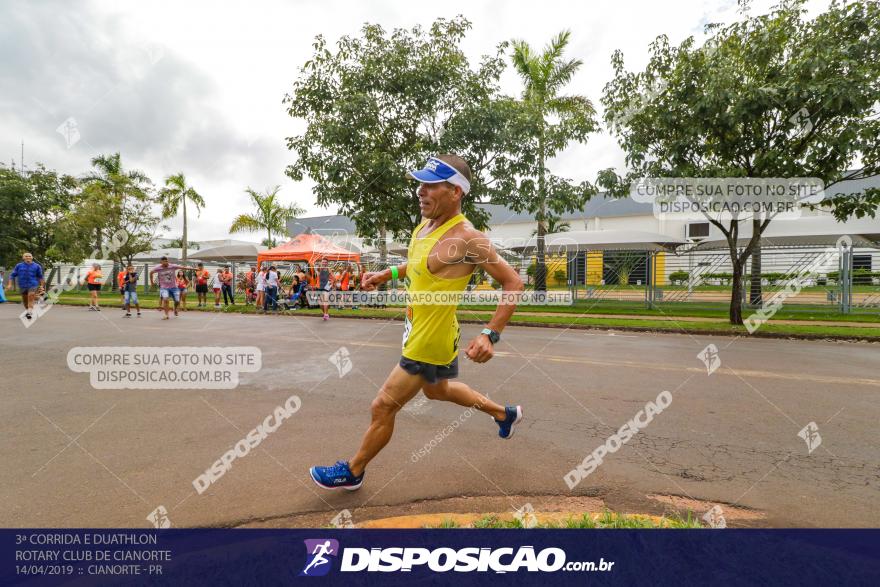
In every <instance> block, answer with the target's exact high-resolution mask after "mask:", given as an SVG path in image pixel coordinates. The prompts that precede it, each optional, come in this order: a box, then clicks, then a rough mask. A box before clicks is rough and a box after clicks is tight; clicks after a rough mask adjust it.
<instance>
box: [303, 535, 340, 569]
mask: <svg viewBox="0 0 880 587" xmlns="http://www.w3.org/2000/svg"><path fill="white" fill-rule="evenodd" d="M312 554H314V555H316V556H315V558H313V559H312V562H310V563H309V564H308V565H306V568H304V569H303V575H308V574H309V569H313V568H315V567H318V566H321V565H326V564H327V563H329V562H330V560H329V559H327V558H326V557H325V556H324V555H326V554H333V549H332V548H330V541H329V540H327V541H326V542H322V543H321V544H316V545H315V549H314V550H312Z"/></svg>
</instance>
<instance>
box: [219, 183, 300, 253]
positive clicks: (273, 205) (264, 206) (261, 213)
mask: <svg viewBox="0 0 880 587" xmlns="http://www.w3.org/2000/svg"><path fill="white" fill-rule="evenodd" d="M279 191H281V186H279V185H276V186H275V187H274V188H269V189H267V190H266V193H264V194H261V193H259V192H257V191H256V190H253V189H251V188H247V189H245V192H247V194H248V195H249V196H250V198H251V203H253V205H254V209H255V212H254V213H253V214H239V215H238V216H236V217H235V220H233V221H232V226H230V227H229V232H259V231H261V230H265V231H266V235H267V236H266V240H265V241H263V242H264V243H269V244H268V246H271V247H274V246H275V244H276V241H275V240H274V239H273V238H272V233H275V234H276V235H278V234H287V221H288V220H292V219H293V218H296V217H297V216H299V215H300V214H304V213H305V210H303V209H302V208H298V207H297V206H296V205H295V204H288V205H284V204H282V203H281V202H279V201H278V192H279Z"/></svg>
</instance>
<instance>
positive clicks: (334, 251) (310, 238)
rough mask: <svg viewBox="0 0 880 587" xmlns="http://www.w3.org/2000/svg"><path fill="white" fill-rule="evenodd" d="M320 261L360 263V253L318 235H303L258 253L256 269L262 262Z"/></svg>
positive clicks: (311, 263)
mask: <svg viewBox="0 0 880 587" xmlns="http://www.w3.org/2000/svg"><path fill="white" fill-rule="evenodd" d="M320 259H327V260H328V261H350V262H353V263H360V260H361V256H360V253H353V252H351V251H349V250H348V249H345V248H343V247H340V246H339V245H336V244H334V243H333V242H331V241H330V240H328V239H327V238H325V237H323V236H321V235H320V234H308V233H303V234H300V235H298V236H296V237H295V238H293V239H291V240H289V241H287V242H286V243H284V244H283V245H278V246H277V247H275V248H274V249H269V250H267V251H262V252H260V253H258V254H257V267H261V266H262V264H263V262H264V261H265V262H270V263H271V262H273V261H305V262H307V263H308V264H309V265H314V264H315V262H316V261H318V260H320Z"/></svg>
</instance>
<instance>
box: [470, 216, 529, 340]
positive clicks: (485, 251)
mask: <svg viewBox="0 0 880 587" xmlns="http://www.w3.org/2000/svg"><path fill="white" fill-rule="evenodd" d="M473 233H474V236H473V237H472V238H469V239H468V243H467V254H466V258H467V260H468V261H469V262H470V263H474V264H475V265H477V266H478V267H479V268H481V269H483V270H484V271H485V272H486V273H488V274H489V275H490V276H491V277H492V278H493V279H494V280H495V281H497V282H498V283H500V284H501V290H502V298H503V302H502V303H501V304H499V305H498V307H497V308H496V309H495V314H493V315H492V319H491V320H489V324H487V326H488V327H489V328H491V329H492V330H494V331H495V332H501V331H502V330H504V327H505V326H506V325H507V322H508V321H509V320H510V317H511V316H513V313H514V312H515V311H516V303H515V301H514V300H515V299H516V298H517V295H516V294H518V293H520V292H522V291H523V290H524V289H525V286H524V285H523V282H522V279H520V276H519V275H518V274H517V273H516V271H514V269H513V267H511V266H510V264H509V263H508V262H507V261H505V260H504V259H503V258H502V257H501V255H499V254H498V251H497V250H496V249H495V247H494V246H493V245H492V243H491V241H490V240H489V239H488V238H487V237H486V235H484V234H483V233H481V232H479V231H477V230H474V231H473Z"/></svg>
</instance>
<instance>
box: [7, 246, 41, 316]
mask: <svg viewBox="0 0 880 587" xmlns="http://www.w3.org/2000/svg"><path fill="white" fill-rule="evenodd" d="M16 281H18V289H19V290H20V291H21V303H22V304H23V305H24V311H25V318H27V319H28V320H30V319H31V312H32V311H33V309H34V300H35V299H36V297H37V291H38V290H39V289H40V288H42V287H43V285H45V283H46V279H45V278H44V277H43V266H42V265H40V264H39V263H37V262H35V261H34V256H33V255H31V254H30V253H25V254H24V255H22V256H21V263H19V264H18V265H16V266H15V267H14V268H13V269H12V273H10V274H9V289H10V290H11V289H14V288H15V282H16Z"/></svg>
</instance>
